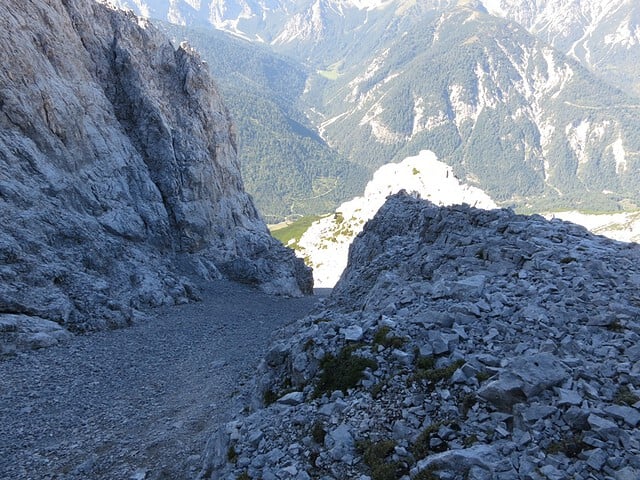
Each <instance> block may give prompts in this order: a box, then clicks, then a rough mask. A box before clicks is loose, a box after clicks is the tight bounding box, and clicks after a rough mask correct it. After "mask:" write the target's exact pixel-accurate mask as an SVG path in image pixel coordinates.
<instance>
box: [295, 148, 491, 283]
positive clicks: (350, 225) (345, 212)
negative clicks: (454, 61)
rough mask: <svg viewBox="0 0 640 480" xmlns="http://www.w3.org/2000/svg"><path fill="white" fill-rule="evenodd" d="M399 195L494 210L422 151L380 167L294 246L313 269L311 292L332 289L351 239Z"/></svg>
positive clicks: (483, 197)
mask: <svg viewBox="0 0 640 480" xmlns="http://www.w3.org/2000/svg"><path fill="white" fill-rule="evenodd" d="M400 190H406V191H408V192H412V193H415V194H416V195H419V196H420V197H422V198H425V199H427V200H429V201H430V202H433V203H434V204H437V205H454V204H462V203H466V204H469V205H472V206H474V207H478V208H495V207H496V204H495V203H494V201H493V200H491V197H489V195H487V194H486V193H485V192H483V191H482V190H481V189H479V188H477V187H473V186H471V185H467V184H465V183H463V182H460V181H459V180H458V179H457V178H456V177H455V175H454V173H453V168H451V167H450V166H448V165H447V164H446V163H444V162H441V161H439V160H438V158H437V157H436V155H435V154H434V153H433V152H431V151H429V150H422V151H421V152H420V153H419V154H418V155H414V156H411V157H407V158H405V159H404V160H402V161H401V162H400V163H389V164H386V165H383V166H382V167H380V168H379V169H378V170H377V171H376V172H375V173H374V174H373V178H372V179H371V180H370V181H369V183H368V184H367V186H366V188H365V191H364V194H363V195H362V196H361V197H356V198H354V199H352V200H349V201H348V202H344V203H343V204H342V205H340V206H339V207H338V208H337V209H336V212H335V214H333V215H329V216H327V217H324V218H321V219H319V220H317V221H315V222H313V224H311V226H310V227H309V228H308V229H307V231H305V233H304V234H303V235H302V237H301V238H300V240H299V241H298V242H297V243H294V244H293V245H294V247H295V249H296V254H297V255H298V256H299V257H301V258H304V259H306V262H307V264H308V265H309V266H310V267H312V268H313V279H314V285H315V286H316V287H320V288H333V286H334V285H335V284H336V282H337V281H338V279H339V278H340V275H341V274H342V271H343V270H344V268H345V267H346V266H347V257H348V254H349V246H350V245H351V242H352V241H353V239H354V238H355V237H356V235H358V234H359V233H360V232H361V231H362V227H363V225H364V224H365V222H367V221H368V220H370V219H371V218H373V216H374V215H375V214H376V212H377V211H378V209H379V208H380V207H381V206H382V205H383V204H384V202H385V200H386V198H387V197H388V196H389V195H392V194H394V193H398V192H399V191H400Z"/></svg>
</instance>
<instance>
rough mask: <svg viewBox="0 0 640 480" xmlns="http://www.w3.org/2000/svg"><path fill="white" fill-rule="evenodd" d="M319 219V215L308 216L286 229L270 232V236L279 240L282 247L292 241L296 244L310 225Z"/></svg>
mask: <svg viewBox="0 0 640 480" xmlns="http://www.w3.org/2000/svg"><path fill="white" fill-rule="evenodd" d="M321 218H322V216H321V215H309V216H306V217H302V218H301V219H299V220H296V221H295V222H293V223H292V224H290V225H287V226H286V227H282V228H278V229H277V230H272V231H271V235H273V236H274V237H275V238H277V239H278V240H280V241H281V242H282V243H283V244H284V245H286V244H287V243H289V241H290V240H292V239H293V240H295V243H298V242H299V241H300V238H301V237H302V235H303V234H304V232H306V231H307V230H308V228H309V227H310V226H311V224H312V223H313V222H315V221H316V220H319V219H321Z"/></svg>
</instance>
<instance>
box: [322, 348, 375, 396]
mask: <svg viewBox="0 0 640 480" xmlns="http://www.w3.org/2000/svg"><path fill="white" fill-rule="evenodd" d="M353 349H354V346H349V347H345V348H343V349H342V351H341V352H340V353H339V354H338V356H337V357H336V356H334V355H332V354H330V353H328V354H326V355H325V356H324V358H323V359H322V361H321V362H320V367H321V369H322V373H321V375H320V378H319V380H318V383H317V384H316V389H315V391H314V397H315V398H318V397H321V396H322V395H323V394H325V393H331V392H334V391H336V390H341V391H342V392H343V393H345V394H346V393H347V390H348V389H350V388H353V387H355V386H356V385H357V384H358V382H359V381H360V380H362V378H363V377H364V371H365V369H366V368H371V369H373V370H375V369H376V368H378V364H377V363H376V362H375V361H374V360H370V359H368V358H362V357H359V356H357V355H353Z"/></svg>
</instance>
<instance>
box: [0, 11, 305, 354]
mask: <svg viewBox="0 0 640 480" xmlns="http://www.w3.org/2000/svg"><path fill="white" fill-rule="evenodd" d="M3 6H4V9H5V11H6V12H7V14H6V15H2V18H0V26H1V28H0V31H1V32H2V33H1V34H0V35H1V37H2V41H3V45H4V47H3V48H2V51H1V52H0V222H1V223H2V225H3V230H2V232H1V233H0V263H1V266H0V317H1V320H0V335H2V343H4V344H6V343H7V342H14V343H15V340H16V336H18V337H23V338H22V340H20V339H19V340H20V341H23V342H27V343H29V342H31V340H32V338H31V333H32V332H30V331H29V328H32V327H33V325H34V322H35V323H40V324H41V325H42V326H43V328H44V329H45V330H46V329H48V328H49V327H51V325H49V324H48V323H47V321H53V322H55V323H57V324H60V325H62V326H63V327H65V328H68V329H71V330H74V331H84V330H93V329H101V328H112V327H117V326H122V325H126V324H128V323H130V322H131V321H133V320H134V319H135V318H136V317H137V316H139V315H140V312H141V311H143V310H144V309H146V308H148V307H152V306H158V305H164V304H174V303H182V302H186V301H189V300H191V299H194V298H197V297H198V292H197V291H196V289H195V288H194V286H193V283H192V282H191V281H189V280H187V278H186V277H185V275H192V274H193V275H198V276H199V277H200V278H208V279H212V278H219V277H220V276H221V275H226V276H227V277H229V278H231V279H235V280H239V281H242V282H246V283H253V284H258V285H260V286H261V288H262V289H263V290H265V291H267V292H270V293H282V294H286V295H301V294H302V293H309V292H310V291H311V288H312V279H311V274H310V271H309V270H308V269H307V268H306V267H305V266H304V265H303V264H302V262H300V261H299V260H297V259H296V258H295V257H294V255H293V253H292V252H290V251H288V250H287V249H284V248H283V247H282V245H281V244H280V243H279V242H277V241H276V240H274V239H273V238H271V237H270V235H269V234H268V231H267V228H266V226H265V224H264V222H263V221H262V219H261V218H260V216H259V214H258V213H257V211H256V209H255V207H254V205H253V203H252V200H251V198H250V197H249V195H248V194H247V193H245V191H244V187H243V183H242V178H241V176H240V169H239V165H238V160H237V155H236V140H235V132H234V127H233V124H232V123H231V121H230V119H229V115H228V112H227V109H226V108H225V106H224V104H223V102H222V100H221V98H220V95H219V94H218V91H217V89H216V86H215V84H214V81H213V80H212V78H211V76H210V74H209V72H208V70H207V68H206V65H204V64H203V62H202V61H201V60H200V59H199V57H198V55H197V54H196V53H195V52H194V51H192V50H191V49H190V48H189V47H188V46H187V45H181V46H180V47H178V48H175V47H174V46H173V45H172V44H171V43H170V42H169V40H168V39H167V38H166V37H165V36H163V35H161V34H160V33H159V32H158V31H157V30H156V29H155V28H154V27H153V26H152V25H150V24H149V23H148V22H147V21H144V20H141V19H139V18H137V17H135V16H134V15H133V14H131V13H129V14H124V13H123V12H119V11H116V10H114V9H112V8H109V7H106V6H104V5H100V4H97V3H95V2H85V1H79V0H69V1H62V0H54V1H47V2H44V1H37V0H34V1H29V2H26V3H25V2H18V1H15V0H5V1H3ZM7 315H10V316H11V317H10V318H8V317H6V316H7ZM16 315H17V316H22V317H20V318H17V317H15V316H16ZM25 316H26V317H28V318H26V319H25V318H24V317H25ZM29 319H30V320H29ZM27 320H29V321H27ZM27 324H28V325H29V327H28V328H27V327H24V328H22V327H20V325H22V326H24V325H27ZM50 337H51V336H50ZM59 337H60V338H62V337H61V336H59ZM51 339H53V340H56V338H54V337H51ZM51 339H49V340H48V341H49V342H51ZM18 343H20V342H18ZM31 343H33V342H31ZM54 343H55V341H54Z"/></svg>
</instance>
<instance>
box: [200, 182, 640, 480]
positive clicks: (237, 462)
mask: <svg viewBox="0 0 640 480" xmlns="http://www.w3.org/2000/svg"><path fill="white" fill-rule="evenodd" d="M639 286H640V247H639V246H638V245H637V244H627V243H622V242H616V241H613V240H610V239H607V238H603V237H599V236H596V235H593V234H591V233H589V232H588V231H587V230H586V229H584V228H583V227H580V226H577V225H574V224H571V223H568V222H562V221H559V220H553V221H548V220H546V219H544V218H543V217H541V216H537V215H536V216H531V217H528V216H522V215H516V214H515V213H513V212H512V211H509V210H491V211H485V210H479V209H475V208H472V207H469V206H451V207H436V206H435V205H433V204H430V203H429V202H427V201H423V200H419V199H417V198H414V197H412V196H410V195H407V194H398V195H395V196H392V197H390V198H389V200H388V201H387V202H386V203H385V205H384V206H383V207H382V208H381V209H380V210H379V212H378V214H377V215H376V216H375V217H374V219H373V220H371V221H370V222H368V224H367V225H366V227H365V229H364V231H363V232H362V233H361V234H360V235H359V236H358V237H357V238H356V240H355V241H354V243H353V246H352V248H351V250H350V255H349V264H348V266H347V269H346V271H345V273H344V275H343V276H342V278H341V280H340V281H339V282H338V284H337V286H336V288H335V289H334V291H333V293H332V295H331V297H329V299H328V300H327V301H326V303H325V304H324V306H323V307H322V309H321V310H318V311H316V312H315V313H313V314H312V315H311V316H309V317H307V318H306V319H303V320H301V321H299V322H297V323H296V324H294V325H291V326H290V327H288V329H287V330H286V331H285V332H283V334H282V340H281V341H280V342H278V343H277V344H275V345H274V347H273V348H272V349H271V351H270V352H269V353H268V354H267V356H266V357H265V359H264V361H263V362H262V366H261V368H260V369H259V372H258V375H257V377H256V382H255V389H254V397H253V402H252V404H251V405H248V406H247V407H246V408H249V411H248V413H244V414H239V415H238V416H237V417H236V418H235V419H234V420H233V421H231V422H230V423H228V424H227V425H225V426H224V427H223V428H221V429H220V430H219V431H218V432H217V433H216V434H215V435H214V436H213V437H212V439H211V441H210V443H209V448H208V455H209V456H208V460H207V463H206V465H205V468H204V469H203V471H202V474H201V477H202V478H214V479H217V478H224V479H229V478H239V477H240V475H243V476H242V478H253V479H258V478H260V479H265V480H267V479H280V480H284V479H296V480H302V479H310V478H321V479H323V480H331V479H336V480H337V479H345V478H352V479H359V480H372V479H373V480H381V479H387V478H395V479H402V480H409V479H423V480H424V479H434V478H436V479H450V480H454V479H460V478H465V479H469V480H481V479H482V480H484V479H487V480H489V479H491V480H501V479H504V480H507V479H509V480H511V479H523V480H524V479H526V480H543V479H557V480H560V479H567V478H580V479H594V480H595V479H637V478H640V431H639V430H638V425H640V347H639V346H638V344H639V341H640V323H639V322H640V295H639V294H638V287H639ZM245 412H246V411H245ZM229 459H231V460H232V462H230V461H229Z"/></svg>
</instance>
